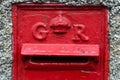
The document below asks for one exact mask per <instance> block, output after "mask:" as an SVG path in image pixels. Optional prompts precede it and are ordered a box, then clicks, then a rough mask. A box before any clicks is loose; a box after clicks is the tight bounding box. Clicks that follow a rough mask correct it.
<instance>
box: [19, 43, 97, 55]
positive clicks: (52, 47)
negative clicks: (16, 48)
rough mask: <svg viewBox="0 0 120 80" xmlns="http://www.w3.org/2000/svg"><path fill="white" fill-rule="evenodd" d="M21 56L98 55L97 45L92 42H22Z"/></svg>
mask: <svg viewBox="0 0 120 80" xmlns="http://www.w3.org/2000/svg"><path fill="white" fill-rule="evenodd" d="M21 55H23V56H90V57H92V56H93V57H97V56H99V45H94V44H89V45H85V44H23V45H22V50H21Z"/></svg>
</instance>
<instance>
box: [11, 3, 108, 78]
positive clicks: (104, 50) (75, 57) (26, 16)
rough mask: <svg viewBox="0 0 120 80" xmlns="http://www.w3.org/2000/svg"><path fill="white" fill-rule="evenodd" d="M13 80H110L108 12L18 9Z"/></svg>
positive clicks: (84, 8) (27, 6)
mask: <svg viewBox="0 0 120 80" xmlns="http://www.w3.org/2000/svg"><path fill="white" fill-rule="evenodd" d="M12 11H13V15H12V21H13V57H14V63H13V80H88V79H89V80H93V79H94V80H108V69H109V68H108V59H109V55H108V53H109V52H108V37H107V32H108V25H107V23H108V22H107V21H108V20H107V19H108V11H107V9H106V8H105V7H103V6H81V7H75V6H65V5H62V4H14V5H13V7H12Z"/></svg>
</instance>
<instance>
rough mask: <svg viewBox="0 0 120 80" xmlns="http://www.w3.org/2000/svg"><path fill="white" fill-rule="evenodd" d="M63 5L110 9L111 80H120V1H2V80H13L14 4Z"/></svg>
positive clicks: (0, 56)
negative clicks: (12, 16) (12, 17)
mask: <svg viewBox="0 0 120 80" xmlns="http://www.w3.org/2000/svg"><path fill="white" fill-rule="evenodd" d="M51 2H56V3H63V4H66V5H73V6H81V5H104V6H107V7H108V9H109V23H108V24H109V42H110V75H109V78H110V80H120V0H0V80H11V75H12V74H11V67H12V60H13V58H12V39H11V35H12V21H11V5H12V4H14V3H51Z"/></svg>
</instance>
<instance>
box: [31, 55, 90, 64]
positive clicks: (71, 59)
mask: <svg viewBox="0 0 120 80" xmlns="http://www.w3.org/2000/svg"><path fill="white" fill-rule="evenodd" d="M30 59H31V61H32V62H37V63H40V62H42V63H87V62H88V61H89V57H76V56H33V57H30Z"/></svg>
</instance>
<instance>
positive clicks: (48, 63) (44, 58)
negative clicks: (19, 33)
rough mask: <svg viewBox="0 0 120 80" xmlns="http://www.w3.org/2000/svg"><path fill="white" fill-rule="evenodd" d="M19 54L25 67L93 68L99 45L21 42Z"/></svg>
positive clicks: (95, 63) (96, 60)
mask: <svg viewBox="0 0 120 80" xmlns="http://www.w3.org/2000/svg"><path fill="white" fill-rule="evenodd" d="M21 55H22V56H23V58H25V59H24V60H25V68H26V69H29V68H31V69H32V68H34V69H83V70H93V69H95V68H96V65H97V63H98V58H99V46H98V45H78V44H76V45H75V44H70V45H68V44H62V45H61V44H23V46H22V51H21Z"/></svg>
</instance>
